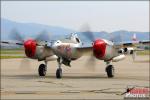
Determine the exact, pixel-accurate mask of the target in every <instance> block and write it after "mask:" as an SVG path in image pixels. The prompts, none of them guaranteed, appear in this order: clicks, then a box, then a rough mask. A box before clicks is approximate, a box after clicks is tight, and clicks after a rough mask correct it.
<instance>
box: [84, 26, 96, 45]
mask: <svg viewBox="0 0 150 100" xmlns="http://www.w3.org/2000/svg"><path fill="white" fill-rule="evenodd" d="M81 34H83V35H84V36H85V37H86V38H87V39H88V40H90V42H93V41H94V40H95V37H94V34H93V32H92V31H91V29H90V26H89V25H88V24H85V25H83V26H82V28H81Z"/></svg>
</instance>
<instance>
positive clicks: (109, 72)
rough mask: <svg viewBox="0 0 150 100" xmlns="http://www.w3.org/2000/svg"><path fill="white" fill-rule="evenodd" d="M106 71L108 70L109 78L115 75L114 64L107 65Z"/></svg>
mask: <svg viewBox="0 0 150 100" xmlns="http://www.w3.org/2000/svg"><path fill="white" fill-rule="evenodd" d="M106 72H107V76H108V78H112V77H114V67H113V65H108V66H107V67H106Z"/></svg>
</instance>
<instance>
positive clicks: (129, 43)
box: [114, 40, 150, 47]
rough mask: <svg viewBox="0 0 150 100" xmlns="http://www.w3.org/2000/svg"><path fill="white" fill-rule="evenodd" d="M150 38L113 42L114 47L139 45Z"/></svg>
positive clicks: (147, 42)
mask: <svg viewBox="0 0 150 100" xmlns="http://www.w3.org/2000/svg"><path fill="white" fill-rule="evenodd" d="M149 43H150V40H142V41H124V42H115V43H114V45H115V46H116V47H120V46H121V47H123V46H125V47H128V46H135V47H137V46H141V45H142V44H149Z"/></svg>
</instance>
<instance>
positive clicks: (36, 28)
mask: <svg viewBox="0 0 150 100" xmlns="http://www.w3.org/2000/svg"><path fill="white" fill-rule="evenodd" d="M14 29H15V30H17V31H18V32H20V33H21V35H22V36H23V37H25V38H27V37H36V36H37V35H38V34H39V33H40V32H42V31H47V32H48V33H49V34H51V35H52V36H53V35H55V36H58V35H64V34H69V33H72V32H75V31H74V30H72V29H68V28H64V27H57V26H48V25H42V24H35V23H19V22H15V21H11V20H7V19H4V18H2V19H1V40H9V39H10V37H9V34H11V33H12V30H14Z"/></svg>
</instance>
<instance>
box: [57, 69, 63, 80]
mask: <svg viewBox="0 0 150 100" xmlns="http://www.w3.org/2000/svg"><path fill="white" fill-rule="evenodd" d="M56 78H58V79H60V78H62V69H61V68H58V69H57V70H56Z"/></svg>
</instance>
